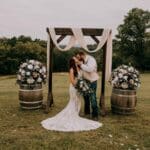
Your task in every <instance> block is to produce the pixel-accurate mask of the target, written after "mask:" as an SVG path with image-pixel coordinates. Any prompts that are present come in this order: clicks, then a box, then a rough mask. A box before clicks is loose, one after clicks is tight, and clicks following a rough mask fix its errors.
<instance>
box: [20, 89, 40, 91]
mask: <svg viewBox="0 0 150 150" xmlns="http://www.w3.org/2000/svg"><path fill="white" fill-rule="evenodd" d="M19 91H25V92H33V91H42V89H37V90H23V89H19Z"/></svg>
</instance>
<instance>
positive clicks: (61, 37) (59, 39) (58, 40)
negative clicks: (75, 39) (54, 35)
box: [57, 35, 66, 43]
mask: <svg viewBox="0 0 150 150" xmlns="http://www.w3.org/2000/svg"><path fill="white" fill-rule="evenodd" d="M65 37H66V35H61V36H60V37H59V38H58V39H57V43H60V42H61V41H62V40H63V39H64V38H65Z"/></svg>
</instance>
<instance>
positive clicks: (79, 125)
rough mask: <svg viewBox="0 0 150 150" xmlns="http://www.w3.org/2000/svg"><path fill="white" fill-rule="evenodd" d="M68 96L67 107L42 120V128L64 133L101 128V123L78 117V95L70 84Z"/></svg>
mask: <svg viewBox="0 0 150 150" xmlns="http://www.w3.org/2000/svg"><path fill="white" fill-rule="evenodd" d="M78 74H79V75H78V77H80V76H82V72H81V71H80V72H79V73H78ZM69 94H70V100H69V103H68V104H67V106H66V107H65V108H64V109H63V110H62V111H61V112H59V113H58V114H57V115H56V116H54V117H52V118H48V119H46V120H43V121H42V122H41V124H42V126H43V127H44V128H45V129H47V130H54V131H64V132H75V131H87V130H93V129H97V128H99V127H101V126H102V123H99V122H98V121H93V120H89V119H85V118H82V117H80V116H79V111H80V107H81V101H80V95H79V94H78V92H77V90H76V89H75V88H74V86H73V85H72V84H70V87H69Z"/></svg>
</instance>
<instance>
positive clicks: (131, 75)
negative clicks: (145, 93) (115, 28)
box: [110, 65, 141, 90]
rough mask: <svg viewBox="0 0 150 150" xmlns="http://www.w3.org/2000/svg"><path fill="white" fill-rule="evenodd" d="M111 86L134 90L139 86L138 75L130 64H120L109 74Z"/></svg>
mask: <svg viewBox="0 0 150 150" xmlns="http://www.w3.org/2000/svg"><path fill="white" fill-rule="evenodd" d="M110 82H111V84H112V86H113V87H114V88H117V89H128V90H136V89H137V88H138V87H140V84H141V83H140V75H139V71H137V70H136V69H135V68H134V67H132V66H127V65H121V66H119V67H117V68H116V69H115V70H114V71H113V72H112V74H111V80H110Z"/></svg>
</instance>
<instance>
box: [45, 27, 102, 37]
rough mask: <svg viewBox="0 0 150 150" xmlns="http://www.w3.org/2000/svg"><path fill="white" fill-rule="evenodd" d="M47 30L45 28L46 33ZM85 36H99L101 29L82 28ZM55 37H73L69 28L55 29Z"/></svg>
mask: <svg viewBox="0 0 150 150" xmlns="http://www.w3.org/2000/svg"><path fill="white" fill-rule="evenodd" d="M48 30H49V28H47V31H48ZM82 31H83V35H85V36H101V35H102V32H103V29H98V28H82ZM55 32H56V35H73V33H72V30H71V28H55Z"/></svg>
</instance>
